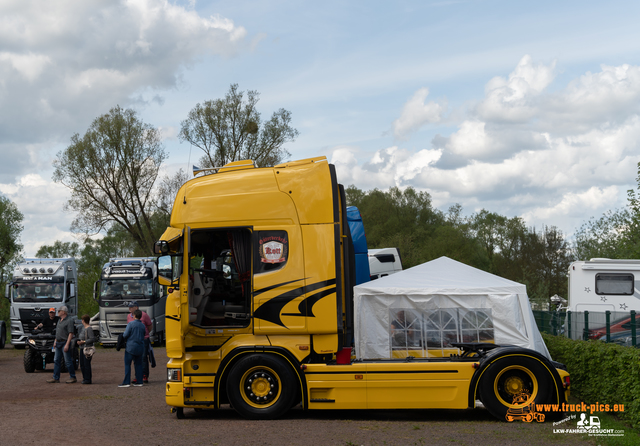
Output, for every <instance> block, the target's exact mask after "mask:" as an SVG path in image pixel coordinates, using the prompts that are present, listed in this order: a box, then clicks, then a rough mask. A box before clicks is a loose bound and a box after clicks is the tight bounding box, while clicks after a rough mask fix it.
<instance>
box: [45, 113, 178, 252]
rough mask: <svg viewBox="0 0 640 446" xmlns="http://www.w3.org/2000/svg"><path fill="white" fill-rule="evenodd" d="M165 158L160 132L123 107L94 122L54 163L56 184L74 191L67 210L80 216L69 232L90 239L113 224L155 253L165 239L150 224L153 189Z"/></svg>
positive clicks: (153, 198)
mask: <svg viewBox="0 0 640 446" xmlns="http://www.w3.org/2000/svg"><path fill="white" fill-rule="evenodd" d="M166 158H167V154H166V152H165V150H164V147H163V146H162V144H161V137H160V132H159V131H158V130H157V129H156V128H154V127H152V126H151V125H149V124H145V123H144V122H142V121H141V120H140V119H139V118H138V116H137V115H136V112H135V111H133V110H129V109H127V110H123V109H122V108H120V107H119V106H118V107H115V108H113V109H111V110H110V111H109V113H107V114H105V115H103V116H100V117H98V118H97V119H95V120H94V121H93V123H92V124H91V126H90V127H89V129H88V130H87V132H86V133H85V134H84V136H82V137H80V135H78V134H75V135H74V136H73V137H72V138H71V145H70V146H69V147H67V148H66V149H65V150H63V151H61V152H60V153H58V155H57V158H56V159H55V160H54V163H53V164H54V168H55V171H54V174H53V179H54V181H56V182H59V183H62V184H63V185H65V186H67V187H68V188H69V189H70V190H71V199H70V200H69V201H68V202H67V205H66V206H67V208H68V209H70V210H72V211H75V212H77V217H76V218H75V219H74V221H73V223H72V225H71V230H72V231H74V232H78V233H82V234H85V235H89V234H96V233H99V232H101V231H104V230H106V229H108V228H109V227H110V226H111V225H112V224H115V225H118V226H120V227H121V228H123V229H124V230H126V231H127V232H128V233H129V234H130V235H131V238H132V239H133V241H134V242H135V244H136V245H137V246H138V247H139V248H140V249H141V250H142V251H144V252H146V253H148V254H150V253H152V252H153V244H154V242H155V241H156V240H157V239H158V237H159V236H160V235H161V233H160V232H158V230H157V229H154V228H153V224H152V215H153V212H154V210H155V209H156V207H155V203H156V201H155V199H156V196H155V195H154V192H155V190H154V185H155V183H156V180H157V178H158V174H159V170H160V167H161V165H162V163H163V161H164V160H165V159H166Z"/></svg>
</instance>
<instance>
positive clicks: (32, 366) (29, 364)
mask: <svg viewBox="0 0 640 446" xmlns="http://www.w3.org/2000/svg"><path fill="white" fill-rule="evenodd" d="M37 360H38V357H37V356H36V355H34V354H33V350H31V349H30V348H28V349H27V351H26V352H24V358H23V359H22V363H23V365H24V371H25V372H27V373H33V372H35V370H36V361H37Z"/></svg>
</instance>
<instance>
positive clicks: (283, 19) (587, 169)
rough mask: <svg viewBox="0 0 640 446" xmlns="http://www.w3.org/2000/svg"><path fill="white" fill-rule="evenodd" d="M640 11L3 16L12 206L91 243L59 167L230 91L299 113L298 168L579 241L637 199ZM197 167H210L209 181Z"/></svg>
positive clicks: (315, 5)
mask: <svg viewBox="0 0 640 446" xmlns="http://www.w3.org/2000/svg"><path fill="white" fill-rule="evenodd" d="M639 13H640V3H637V2H634V1H609V2H606V3H605V2H600V1H585V0H582V1H564V2H556V1H549V2H547V1H538V2H526V3H525V2H512V1H506V0H505V1H499V0H493V1H491V0H468V1H465V0H435V1H429V0H423V1H417V0H414V1H408V0H406V1H405V0H397V1H395V2H387V1H371V0H369V1H353V2H344V1H324V2H304V1H297V0H295V1H294V0H291V1H288V0H281V1H266V0H265V1H261V0H256V1H244V0H235V1H233V2H218V1H195V0H191V1H178V0H175V1H162V0H129V1H116V0H66V1H65V0H58V1H55V2H42V1H35V0H3V1H2V2H0V156H1V157H2V162H1V163H0V193H2V194H4V195H5V196H7V197H8V198H10V199H11V200H12V201H13V202H15V203H16V204H17V206H18V208H19V209H20V211H21V212H22V213H23V214H24V216H25V221H24V227H25V228H24V232H23V233H22V243H23V244H24V247H25V255H27V256H33V255H34V254H35V252H36V251H37V249H38V247H39V246H40V245H42V244H50V243H52V242H53V241H55V240H63V241H73V240H75V238H74V236H73V234H71V233H70V232H69V226H70V223H71V221H72V220H73V217H74V216H73V215H72V214H70V213H68V212H64V211H63V206H64V203H65V201H66V200H67V199H68V197H69V193H68V191H67V190H66V189H65V187H64V186H62V185H60V184H56V183H54V182H53V181H52V172H53V169H52V164H51V163H52V161H53V159H54V158H55V156H56V154H57V153H58V152H59V151H60V150H63V149H64V148H65V147H67V146H68V144H69V142H70V138H71V136H72V135H73V134H74V133H79V134H81V135H82V134H84V132H85V131H86V130H87V128H88V127H89V125H90V124H91V121H92V120H93V119H95V118H96V117H97V116H99V115H101V114H104V113H107V112H108V111H109V109H110V108H112V107H114V106H115V105H120V106H122V107H129V108H133V109H135V110H136V111H138V112H139V114H140V117H141V118H142V119H143V120H144V121H145V122H147V123H149V124H152V125H154V126H156V127H159V128H161V130H162V134H163V135H164V137H165V138H166V139H165V141H164V143H165V147H166V149H167V151H168V152H169V154H170V157H169V160H168V162H167V164H166V170H167V172H173V171H175V170H177V169H178V168H180V167H182V168H183V169H188V168H189V166H190V165H192V164H194V163H195V162H196V161H197V159H198V158H199V157H200V153H197V149H195V148H194V149H193V150H190V147H189V146H188V145H187V144H180V142H179V141H178V139H177V137H176V135H177V133H178V130H179V128H180V122H181V121H182V120H183V119H185V118H186V116H187V114H188V112H189V110H191V108H193V107H194V106H195V105H196V104H197V103H198V102H202V101H205V100H208V99H216V98H219V97H222V96H224V94H225V92H226V91H227V90H228V88H229V85H230V84H232V83H238V84H239V86H240V89H241V90H247V89H251V90H258V91H259V92H260V93H261V96H260V98H261V99H260V102H259V104H258V109H259V111H260V112H262V114H263V116H264V117H268V116H270V115H271V113H272V112H273V111H275V110H276V109H279V108H281V107H282V108H286V109H287V110H289V111H291V113H292V116H293V126H294V127H295V128H297V129H298V130H299V132H300V136H299V138H298V139H297V140H296V141H295V142H293V143H290V144H288V145H287V146H286V147H287V149H288V150H289V151H290V152H291V154H292V158H293V159H300V158H307V157H312V156H319V155H324V156H326V157H327V158H329V160H330V161H331V162H333V163H334V164H335V165H336V166H337V169H338V175H339V179H340V181H341V182H342V183H343V184H345V185H349V184H354V185H355V186H357V187H359V188H361V189H366V190H368V189H372V188H376V187H377V188H379V189H387V188H389V187H391V186H399V187H407V186H412V187H414V188H417V189H420V190H426V191H428V192H429V193H430V194H431V195H432V197H433V200H434V204H435V205H436V207H438V208H440V209H442V210H446V209H447V208H448V207H449V206H450V205H452V204H454V203H460V204H461V205H462V206H463V210H464V213H465V214H466V215H469V214H471V213H473V212H477V211H479V210H480V209H483V208H484V209H488V210H490V211H493V212H498V213H500V214H502V215H506V216H508V217H513V216H520V217H523V218H524V219H525V220H526V222H527V223H528V224H529V225H535V226H537V227H540V226H542V225H555V226H558V227H559V228H560V229H562V230H563V231H564V232H565V233H566V234H568V235H571V234H572V233H573V232H574V231H575V230H576V228H578V227H579V226H580V225H581V223H583V222H584V221H586V220H587V219H588V218H589V217H592V216H595V217H598V216H600V215H601V214H602V213H603V212H605V211H607V210H609V209H615V208H619V207H622V206H624V205H625V203H626V191H627V189H629V188H632V187H634V186H635V184H636V174H637V164H638V162H639V161H640V29H639V27H638V26H637V17H638V16H640V14H639ZM189 170H190V169H189Z"/></svg>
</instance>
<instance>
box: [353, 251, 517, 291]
mask: <svg viewBox="0 0 640 446" xmlns="http://www.w3.org/2000/svg"><path fill="white" fill-rule="evenodd" d="M356 290H357V292H356V294H359V295H364V294H373V295H376V294H381V293H384V294H413V295H429V294H475V295H478V294H526V292H527V289H526V286H524V285H522V284H520V283H517V282H513V281H511V280H508V279H504V278H502V277H498V276H496V275H494V274H490V273H487V272H485V271H482V270H479V269H477V268H474V267H472V266H469V265H465V264H464V263H460V262H457V261H455V260H452V259H450V258H448V257H440V258H439V259H435V260H432V261H430V262H426V263H423V264H422V265H418V266H414V267H413V268H409V269H406V270H404V271H400V272H397V273H395V274H392V275H389V276H386V277H382V278H380V279H377V280H373V281H371V282H366V283H363V284H360V285H358V286H357V287H356Z"/></svg>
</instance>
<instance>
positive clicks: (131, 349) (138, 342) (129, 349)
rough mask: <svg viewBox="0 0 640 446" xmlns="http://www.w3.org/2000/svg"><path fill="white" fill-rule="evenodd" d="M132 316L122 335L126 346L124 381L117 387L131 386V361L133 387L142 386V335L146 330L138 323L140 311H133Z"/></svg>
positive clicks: (140, 316)
mask: <svg viewBox="0 0 640 446" xmlns="http://www.w3.org/2000/svg"><path fill="white" fill-rule="evenodd" d="M133 316H134V317H135V319H134V320H133V322H131V323H129V324H127V328H126V329H125V330H124V333H123V334H122V337H123V338H124V340H125V341H127V346H126V347H125V349H124V381H122V384H120V385H119V386H118V387H129V386H131V361H133V364H134V366H135V371H136V383H135V384H134V386H135V387H141V386H142V385H143V384H142V356H143V355H144V335H145V331H146V330H145V327H144V324H143V323H142V322H141V321H140V318H142V311H140V310H136V311H134V312H133Z"/></svg>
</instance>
